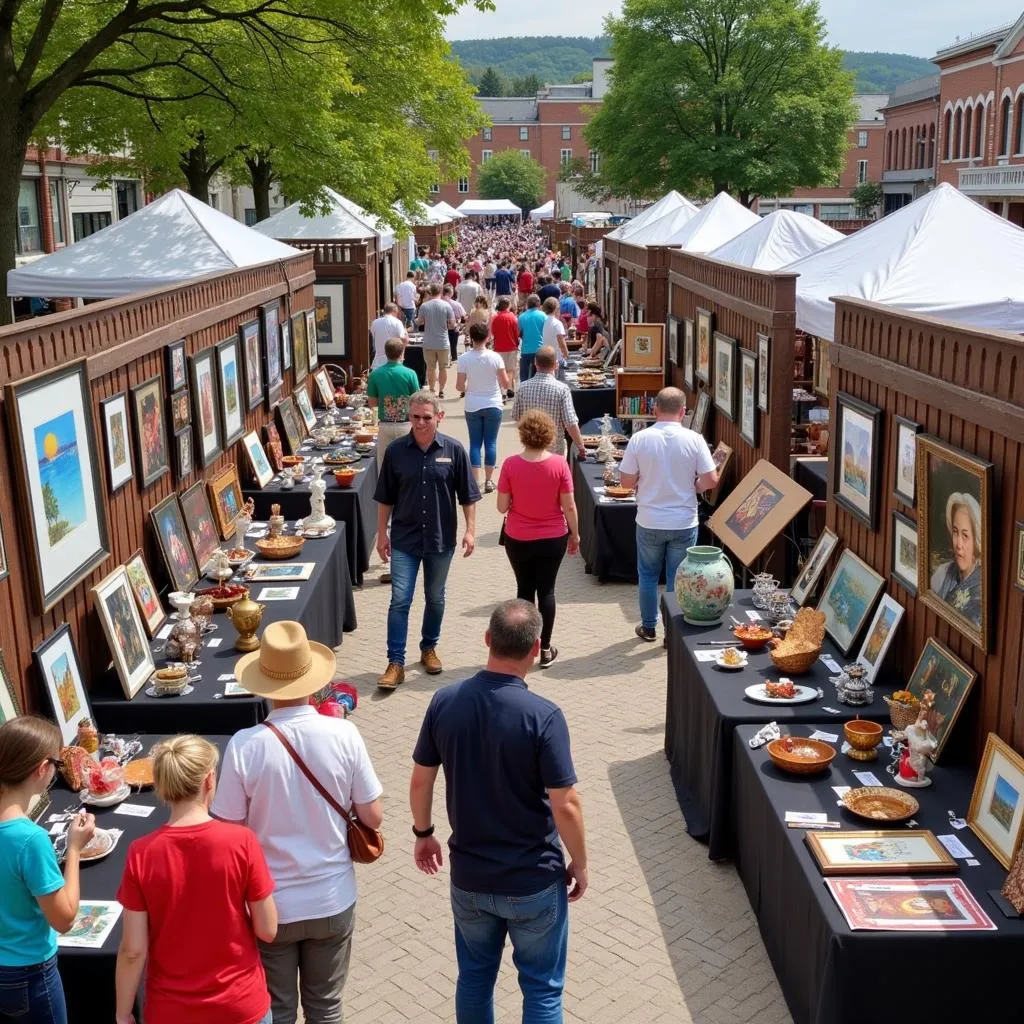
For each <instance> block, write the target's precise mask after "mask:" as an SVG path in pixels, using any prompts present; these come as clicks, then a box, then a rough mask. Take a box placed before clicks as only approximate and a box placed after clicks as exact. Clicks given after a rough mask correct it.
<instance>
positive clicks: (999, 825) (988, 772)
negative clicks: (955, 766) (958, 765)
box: [967, 732, 1024, 871]
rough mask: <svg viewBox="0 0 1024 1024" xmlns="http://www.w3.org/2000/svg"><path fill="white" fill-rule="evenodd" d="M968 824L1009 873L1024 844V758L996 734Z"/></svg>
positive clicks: (984, 761) (990, 739)
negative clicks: (1023, 843) (1023, 842)
mask: <svg viewBox="0 0 1024 1024" xmlns="http://www.w3.org/2000/svg"><path fill="white" fill-rule="evenodd" d="M1000 769H1001V773H1000ZM967 824H968V825H970V827H971V831H972V832H973V833H974V834H975V835H976V836H977V837H978V838H979V839H980V840H981V841H982V842H983V843H984V844H985V846H986V847H988V851H989V853H991V854H992V856H993V857H995V859H996V860H997V861H999V863H1000V864H1002V865H1003V867H1004V868H1006V870H1007V871H1009V870H1010V865H1012V864H1013V861H1014V858H1015V857H1016V856H1017V854H1018V853H1019V852H1020V849H1021V843H1022V841H1024V757H1021V755H1020V754H1018V753H1017V751H1016V750H1014V749H1013V747H1011V746H1010V745H1009V744H1008V743H1006V742H1004V741H1003V740H1001V739H1000V738H999V737H998V736H997V735H996V734H995V733H994V732H990V733H989V734H988V738H987V739H986V741H985V752H984V754H982V757H981V767H980V768H979V769H978V777H977V779H976V780H975V783H974V792H973V793H972V794H971V806H970V808H969V809H968V811H967Z"/></svg>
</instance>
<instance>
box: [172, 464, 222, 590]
mask: <svg viewBox="0 0 1024 1024" xmlns="http://www.w3.org/2000/svg"><path fill="white" fill-rule="evenodd" d="M179 500H180V502H181V515H182V518H183V519H184V520H185V528H186V529H187V530H188V539H189V542H190V543H191V545H192V553H193V554H194V555H195V556H196V565H197V566H198V567H199V571H200V572H202V571H203V569H204V567H205V566H206V563H207V562H209V560H210V559H211V558H212V557H213V553H214V552H215V551H216V550H217V548H219V547H220V538H219V537H218V536H217V527H216V525H215V524H214V521H213V512H211V511H210V502H209V500H208V499H207V497H206V487H205V486H204V485H203V481H202V480H200V481H199V482H198V483H196V484H193V485H192V486H191V487H190V488H189V489H188V490H187V491H185V492H184V493H183V494H182V495H181V498H180V499H179Z"/></svg>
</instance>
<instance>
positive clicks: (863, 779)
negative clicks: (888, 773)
mask: <svg viewBox="0 0 1024 1024" xmlns="http://www.w3.org/2000/svg"><path fill="white" fill-rule="evenodd" d="M853 774H854V776H855V777H856V779H857V781H858V782H859V783H860V784H861V785H862V786H880V785H881V784H882V783H881V782H880V781H879V779H878V776H877V775H875V773H874V772H854V773H853Z"/></svg>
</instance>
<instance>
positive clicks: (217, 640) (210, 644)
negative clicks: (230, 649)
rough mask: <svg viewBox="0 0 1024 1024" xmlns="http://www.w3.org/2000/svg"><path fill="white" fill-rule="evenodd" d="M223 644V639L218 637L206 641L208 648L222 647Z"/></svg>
mask: <svg viewBox="0 0 1024 1024" xmlns="http://www.w3.org/2000/svg"><path fill="white" fill-rule="evenodd" d="M222 642H223V639H222V637H219V636H218V637H214V638H213V639H212V640H207V641H206V646H207V647H220V645H221V643H222Z"/></svg>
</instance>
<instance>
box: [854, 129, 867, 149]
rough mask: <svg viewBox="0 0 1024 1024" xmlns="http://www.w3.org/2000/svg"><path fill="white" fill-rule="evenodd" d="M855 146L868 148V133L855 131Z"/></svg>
mask: <svg viewBox="0 0 1024 1024" xmlns="http://www.w3.org/2000/svg"><path fill="white" fill-rule="evenodd" d="M857 148H858V149H867V148H868V133H867V132H857Z"/></svg>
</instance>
